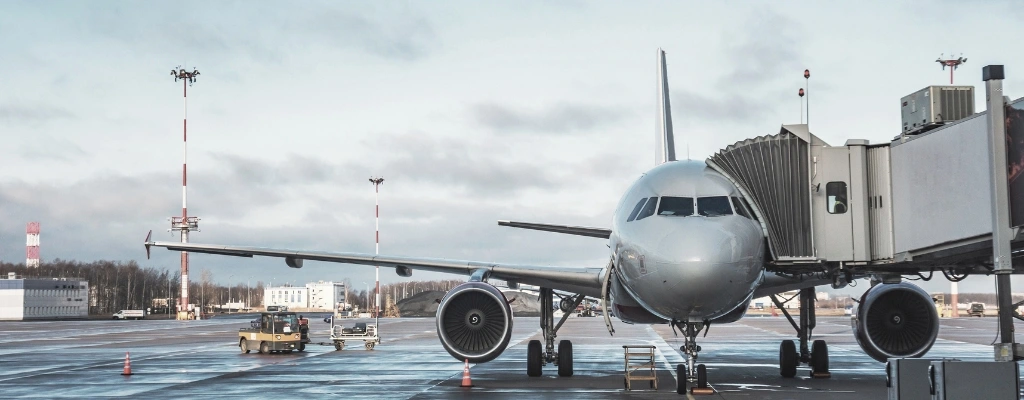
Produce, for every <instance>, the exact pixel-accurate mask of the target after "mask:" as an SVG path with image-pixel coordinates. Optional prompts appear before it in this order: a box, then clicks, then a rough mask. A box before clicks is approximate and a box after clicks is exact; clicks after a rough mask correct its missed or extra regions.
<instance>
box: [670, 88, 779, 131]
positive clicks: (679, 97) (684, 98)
mask: <svg viewBox="0 0 1024 400" xmlns="http://www.w3.org/2000/svg"><path fill="white" fill-rule="evenodd" d="M773 103H774V102H765V101H763V100H758V99H757V98H755V97H754V96H745V95H741V94H737V93H728V94H725V95H724V96H718V97H710V96H705V95H702V94H699V93H694V92H690V91H686V90H677V91H673V92H672V110H673V114H674V115H673V118H674V119H673V122H675V121H679V122H685V121H688V120H710V121H721V122H733V123H735V122H740V123H742V122H753V121H758V120H760V119H761V118H763V117H764V116H765V115H768V114H770V112H769V109H771V106H772V104H773Z"/></svg>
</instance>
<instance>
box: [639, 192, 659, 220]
mask: <svg viewBox="0 0 1024 400" xmlns="http://www.w3.org/2000/svg"><path fill="white" fill-rule="evenodd" d="M657 207H658V198H657V197H651V198H650V199H649V200H647V205H645V206H644V208H643V209H642V210H640V214H637V216H636V220H637V221H639V220H642V219H644V218H647V217H650V216H652V215H654V209H655V208H657Z"/></svg>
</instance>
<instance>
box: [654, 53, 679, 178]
mask: <svg viewBox="0 0 1024 400" xmlns="http://www.w3.org/2000/svg"><path fill="white" fill-rule="evenodd" d="M665 69H666V68H665V51H663V50H662V49H661V48H659V49H658V122H657V124H655V125H656V133H655V135H656V136H655V140H656V145H655V153H654V165H661V164H664V163H666V162H669V161H675V160H676V143H675V138H674V137H673V136H672V107H671V106H670V104H669V99H668V73H667V71H666V70H665Z"/></svg>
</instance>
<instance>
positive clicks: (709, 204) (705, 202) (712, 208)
mask: <svg viewBox="0 0 1024 400" xmlns="http://www.w3.org/2000/svg"><path fill="white" fill-rule="evenodd" d="M697 213H698V214H700V215H703V216H705V217H718V216H721V215H732V207H730V206H729V198H728V197H726V196H715V197H698V198H697Z"/></svg>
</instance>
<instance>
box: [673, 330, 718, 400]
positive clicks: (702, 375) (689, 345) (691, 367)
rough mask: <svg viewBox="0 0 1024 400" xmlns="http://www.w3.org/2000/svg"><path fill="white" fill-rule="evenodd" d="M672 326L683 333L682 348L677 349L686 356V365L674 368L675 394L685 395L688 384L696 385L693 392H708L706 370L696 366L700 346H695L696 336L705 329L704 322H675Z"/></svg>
mask: <svg viewBox="0 0 1024 400" xmlns="http://www.w3.org/2000/svg"><path fill="white" fill-rule="evenodd" d="M673 324H674V325H675V326H676V327H677V328H679V330H680V331H682V332H683V346H682V347H680V348H679V351H681V352H682V353H683V354H685V355H686V364H685V365H684V364H679V366H678V367H676V372H677V375H678V376H679V377H678V378H679V385H678V386H677V387H676V393H679V394H684V393H686V385H687V382H689V383H696V386H695V387H694V388H693V391H694V392H695V393H696V392H699V391H709V390H711V389H710V388H708V370H707V367H705V366H704V364H697V353H700V346H698V345H697V334H698V333H700V331H701V330H702V329H705V328H706V327H707V324H706V323H705V322H679V321H675V322H673Z"/></svg>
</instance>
